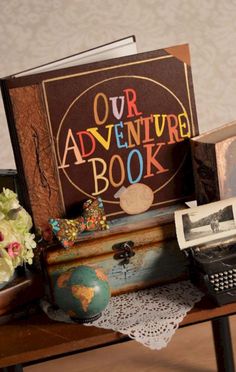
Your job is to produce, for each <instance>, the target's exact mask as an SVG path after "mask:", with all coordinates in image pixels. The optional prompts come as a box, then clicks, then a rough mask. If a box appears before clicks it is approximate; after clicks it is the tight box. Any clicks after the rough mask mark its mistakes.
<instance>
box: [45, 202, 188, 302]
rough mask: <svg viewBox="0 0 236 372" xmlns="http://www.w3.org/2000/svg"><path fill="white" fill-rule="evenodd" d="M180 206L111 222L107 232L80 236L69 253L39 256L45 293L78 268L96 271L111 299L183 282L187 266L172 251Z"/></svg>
mask: <svg viewBox="0 0 236 372" xmlns="http://www.w3.org/2000/svg"><path fill="white" fill-rule="evenodd" d="M179 208H183V205H176V206H172V207H168V208H163V209H162V210H159V211H157V210H155V211H149V212H147V213H144V214H142V215H138V216H132V217H131V216H130V217H124V218H121V219H119V220H114V221H112V223H111V225H110V229H109V231H105V232H102V231H100V232H96V233H93V234H86V233H85V234H84V235H83V234H82V235H81V238H80V240H79V241H78V242H77V243H76V244H75V245H74V246H73V247H71V248H68V249H64V248H63V247H62V246H60V245H55V246H51V247H48V249H47V250H46V251H45V257H44V262H45V269H46V274H47V276H48V279H49V283H50V287H51V289H52V292H53V287H54V284H55V281H56V279H57V277H58V276H59V275H60V274H61V273H63V272H65V271H66V270H69V269H71V268H74V267H77V266H79V265H83V264H84V265H89V266H91V267H95V268H101V269H102V270H103V271H104V272H105V273H106V274H107V276H108V280H109V285H110V287H111V293H112V295H116V294H120V293H124V292H129V291H134V290H137V289H140V288H145V287H150V286H153V285H156V284H163V283H167V282H171V281H176V280H180V279H183V278H186V276H187V273H188V261H187V259H186V257H185V254H184V253H183V252H181V251H180V250H179V248H178V244H177V241H176V234H175V226H174V222H173V213H174V211H175V210H176V209H179Z"/></svg>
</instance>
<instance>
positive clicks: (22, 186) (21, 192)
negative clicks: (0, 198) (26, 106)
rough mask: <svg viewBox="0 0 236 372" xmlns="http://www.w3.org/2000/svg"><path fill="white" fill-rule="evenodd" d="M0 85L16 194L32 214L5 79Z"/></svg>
mask: <svg viewBox="0 0 236 372" xmlns="http://www.w3.org/2000/svg"><path fill="white" fill-rule="evenodd" d="M0 85H1V92H2V98H3V104H4V108H5V113H6V118H7V124H8V129H9V134H10V138H11V143H12V149H13V154H14V158H15V163H16V168H17V171H18V172H17V173H18V174H17V179H18V184H19V187H18V189H17V194H18V198H19V201H20V203H21V205H22V206H23V207H24V208H25V209H26V210H27V211H28V212H29V213H30V214H32V210H31V206H30V201H29V194H28V188H27V184H26V180H25V173H24V167H23V160H22V156H21V151H20V146H19V141H18V136H17V131H16V127H15V121H14V113H13V107H12V102H11V98H10V94H9V90H8V87H7V82H6V81H5V80H3V79H2V80H0Z"/></svg>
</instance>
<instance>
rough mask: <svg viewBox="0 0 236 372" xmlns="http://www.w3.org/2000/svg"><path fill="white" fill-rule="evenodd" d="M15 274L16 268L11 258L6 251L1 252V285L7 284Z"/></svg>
mask: <svg viewBox="0 0 236 372" xmlns="http://www.w3.org/2000/svg"><path fill="white" fill-rule="evenodd" d="M13 273H14V267H13V264H12V260H11V258H10V256H9V255H8V254H7V252H6V251H5V249H2V250H0V283H2V282H7V281H9V280H10V279H11V277H12V275H13Z"/></svg>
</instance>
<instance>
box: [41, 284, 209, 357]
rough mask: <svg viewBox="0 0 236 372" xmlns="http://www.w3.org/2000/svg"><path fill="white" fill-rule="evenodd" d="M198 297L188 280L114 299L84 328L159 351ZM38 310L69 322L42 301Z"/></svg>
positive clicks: (62, 314) (199, 294)
mask: <svg viewBox="0 0 236 372" xmlns="http://www.w3.org/2000/svg"><path fill="white" fill-rule="evenodd" d="M202 296H203V294H202V293H201V292H200V291H199V290H198V289H197V288H196V287H194V286H193V285H192V284H191V283H190V282H189V281H184V282H179V283H172V284H169V285H164V286H161V287H156V288H151V289H145V290H140V291H138V292H133V293H127V294H123V295H120V296H115V297H112V298H111V299H110V302H109V304H108V306H107V308H106V309H105V310H104V311H103V313H102V316H101V317H100V318H99V319H98V320H95V321H93V322H91V323H87V324H86V326H96V327H99V328H105V329H112V330H114V331H117V332H120V333H123V334H125V335H128V336H129V337H130V338H132V339H134V340H136V341H138V342H140V343H142V344H143V345H145V346H147V347H149V348H150V349H153V350H154V349H155V350H159V349H161V348H163V347H165V346H166V345H167V344H168V342H169V341H170V340H171V338H172V336H173V335H174V333H175V331H176V329H177V328H178V326H179V324H180V322H181V321H182V320H183V318H184V317H185V315H186V314H187V312H188V311H189V310H191V308H192V307H193V306H194V304H195V303H196V302H198V301H199V300H200V299H201V297H202ZM42 307H43V310H44V311H45V312H46V313H47V314H48V316H49V317H50V318H52V319H54V320H57V321H66V322H70V323H71V322H72V321H71V319H70V318H69V317H68V316H67V315H66V314H65V313H63V311H61V310H59V311H55V310H53V309H52V307H51V306H50V305H49V304H48V303H47V302H45V301H42Z"/></svg>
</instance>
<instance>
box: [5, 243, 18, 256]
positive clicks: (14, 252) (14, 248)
mask: <svg viewBox="0 0 236 372" xmlns="http://www.w3.org/2000/svg"><path fill="white" fill-rule="evenodd" d="M20 250H21V245H20V243H18V242H13V243H9V244H8V246H7V252H8V254H9V256H10V257H12V258H14V257H16V256H18V255H19V253H20Z"/></svg>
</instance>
